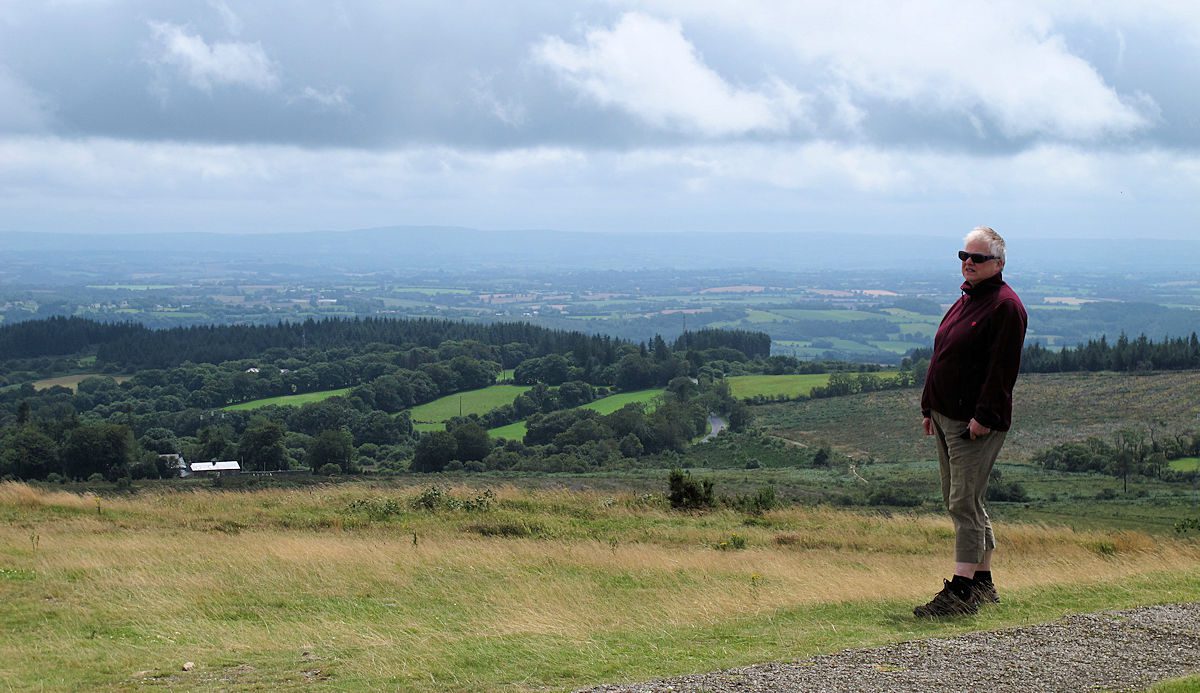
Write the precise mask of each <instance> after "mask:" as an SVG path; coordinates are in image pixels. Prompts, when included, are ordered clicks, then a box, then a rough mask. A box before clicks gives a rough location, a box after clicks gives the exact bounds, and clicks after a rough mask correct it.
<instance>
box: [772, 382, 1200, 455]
mask: <svg viewBox="0 0 1200 693" xmlns="http://www.w3.org/2000/svg"><path fill="white" fill-rule="evenodd" d="M1198 391H1200V371H1182V372H1172V373H1154V374H1149V375H1131V374H1126V373H1068V374H1024V375H1022V376H1021V377H1020V378H1019V379H1018V380H1017V386H1016V389H1015V391H1014V393H1013V429H1012V431H1011V432H1010V433H1009V436H1008V439H1007V441H1006V442H1005V446H1004V451H1003V453H1001V459H1002V460H1008V461H1028V460H1029V459H1030V457H1032V456H1033V455H1034V454H1036V453H1037V452H1039V451H1041V450H1044V449H1046V448H1047V447H1050V446H1052V445H1056V444H1058V443H1062V442H1065V441H1069V440H1079V439H1083V438H1086V437H1088V436H1099V437H1102V438H1106V439H1111V436H1112V433H1113V431H1115V430H1117V429H1118V428H1121V427H1123V426H1128V427H1135V428H1140V429H1142V430H1146V428H1147V426H1150V425H1155V426H1156V427H1157V428H1158V429H1159V430H1162V431H1173V430H1174V431H1184V430H1194V429H1195V428H1196V426H1197V420H1198V419H1200V398H1197V397H1196V396H1195V393H1196V392H1198ZM920 396H921V391H920V390H919V389H909V390H892V391H886V392H873V393H868V394H863V395H854V396H850V397H834V398H830V399H819V400H812V401H808V402H789V403H785V404H772V405H766V406H762V407H755V410H754V411H755V413H756V414H757V415H758V423H759V424H761V425H763V426H765V427H766V428H767V429H769V430H770V431H772V432H774V433H777V434H778V435H781V436H783V437H786V438H789V439H792V440H796V441H799V442H803V443H816V442H827V443H829V444H831V445H832V446H833V447H834V449H835V450H838V451H840V452H843V453H845V454H849V455H855V456H862V457H866V456H872V457H875V458H877V459H880V460H882V461H888V462H893V461H913V460H927V459H932V458H933V457H934V455H935V453H934V450H933V445H932V442H931V441H929V440H927V439H925V437H924V436H922V435H920V427H921V411H920Z"/></svg>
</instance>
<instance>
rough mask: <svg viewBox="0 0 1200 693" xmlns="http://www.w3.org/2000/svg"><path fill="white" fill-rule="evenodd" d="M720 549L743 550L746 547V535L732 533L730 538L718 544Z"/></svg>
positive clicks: (717, 546) (717, 547)
mask: <svg viewBox="0 0 1200 693" xmlns="http://www.w3.org/2000/svg"><path fill="white" fill-rule="evenodd" d="M714 548H716V549H717V550H718V551H741V550H742V549H744V548H746V537H743V536H742V535H740V534H730V535H729V538H728V539H726V540H725V541H723V542H721V543H719V544H717V545H716V547H714Z"/></svg>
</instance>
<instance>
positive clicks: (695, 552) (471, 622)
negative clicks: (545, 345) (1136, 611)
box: [0, 483, 1200, 690]
mask: <svg viewBox="0 0 1200 693" xmlns="http://www.w3.org/2000/svg"><path fill="white" fill-rule="evenodd" d="M476 493H477V492H476V491H470V490H467V489H459V490H457V491H455V492H454V495H457V496H459V497H463V498H466V497H468V496H471V495H474V494H476ZM414 495H415V494H414V493H413V492H411V491H408V492H399V493H398V492H395V491H389V490H382V489H369V488H363V487H358V488H347V487H338V488H334V487H323V488H319V489H317V490H306V491H263V492H255V493H237V494H235V493H211V492H199V493H164V494H143V495H141V496H138V497H135V498H132V499H120V500H110V499H100V500H99V510H97V499H96V498H94V497H85V496H77V495H73V494H67V493H61V492H60V493H45V492H42V491H40V490H36V489H32V488H30V487H28V486H25V485H22V484H11V483H10V484H4V485H2V486H0V519H2V520H3V523H2V524H0V617H2V618H0V620H2V621H3V622H4V623H5V624H6V629H5V631H4V633H3V634H2V635H0V661H3V662H5V663H6V664H5V666H0V686H5V687H14V688H25V687H28V686H29V685H30V684H31V683H33V682H35V681H36V682H38V684H39V685H45V686H46V687H47V688H51V689H79V688H96V687H99V688H124V687H128V686H137V685H143V684H149V683H158V684H160V685H169V686H171V687H177V688H208V687H210V686H222V687H228V686H230V685H232V686H233V687H236V688H242V687H268V688H274V687H278V686H285V687H290V686H294V685H300V684H303V683H305V682H310V681H326V682H328V683H330V684H333V685H336V686H337V687H349V688H360V687H390V688H423V689H431V690H460V689H466V688H473V689H476V690H485V689H486V690H492V689H497V688H503V689H513V690H516V689H521V690H524V689H527V688H528V689H532V688H541V687H543V686H547V685H548V686H551V687H555V686H574V685H582V684H583V683H586V682H588V681H592V682H597V681H599V680H603V679H617V678H620V677H623V676H627V675H634V676H636V675H638V672H642V673H651V672H660V673H662V674H666V673H670V672H672V671H686V670H691V669H694V668H696V667H700V668H712V667H716V666H720V665H724V663H728V662H744V663H745V662H751V661H756V660H757V659H770V658H778V657H788V656H792V655H794V654H799V653H804V652H809V653H811V652H813V651H818V650H821V649H822V648H827V647H830V646H831V644H835V645H839V646H848V645H854V644H869V643H876V642H881V641H887V640H894V639H903V638H906V637H913V636H914V634H919V633H923V632H929V629H930V628H938V629H941V630H934V631H933V632H953V631H954V630H956V629H957V630H962V629H964V625H966V624H962V623H959V624H949V625H947V626H944V627H942V626H930V625H928V624H924V623H920V622H916V621H914V620H913V619H912V618H911V616H910V615H909V614H908V613H907V610H908V609H909V608H910V605H911V604H913V603H917V602H919V601H924V600H926V599H927V598H928V597H929V596H930V595H931V594H932V592H933V591H936V588H937V587H940V577H941V576H943V575H945V574H946V573H947V571H948V564H947V561H946V558H947V553H948V547H949V544H950V541H951V536H952V533H951V529H950V525H949V522H948V521H946V520H943V519H941V518H938V517H926V516H922V517H911V516H893V517H883V516H879V515H866V514H855V513H849V512H844V511H838V510H832V509H823V508H791V509H786V510H781V511H776V512H772V513H768V514H767V515H765V516H763V517H762V518H756V519H755V520H754V524H753V525H748V524H745V518H744V517H743V516H741V515H738V514H736V513H732V512H728V511H718V512H714V513H710V514H708V515H681V514H678V513H674V512H671V511H669V510H666V509H662V508H659V507H654V506H653V505H651V506H650V507H647V506H646V504H645V503H643V502H639V501H638V499H635V498H633V497H626V496H609V495H601V494H590V493H572V492H567V491H556V492H546V491H543V492H536V493H532V492H524V491H519V490H516V489H513V488H500V489H498V490H497V494H496V500H495V501H494V503H493V505H492V508H491V509H490V510H487V511H484V512H466V511H462V510H442V511H436V512H431V511H417V510H412V509H411V506H410V505H409V504H408V501H409V500H410V499H411V498H412V497H413V496H414ZM383 498H391V499H393V500H395V501H397V502H398V503H400V506H397V507H403V508H404V510H403V511H402V512H400V513H398V514H396V515H394V516H388V517H387V518H384V519H380V518H375V519H372V518H369V517H364V516H362V515H358V514H355V513H354V512H351V511H348V510H347V508H348V507H349V504H350V503H351V502H353V501H354V500H355V499H383ZM522 523H523V526H525V527H526V528H529V529H531V534H530V535H529V536H513V537H498V536H485V535H484V533H483V532H481V530H480V528H481V527H482V528H487V527H491V528H498V527H504V526H520V525H522ZM732 534H737V535H739V536H741V537H743V538H744V539H745V540H746V543H747V548H746V549H745V550H741V551H728V550H718V549H717V548H715V547H716V546H717V545H718V544H720V543H721V542H722V541H725V540H727V539H728V538H729V537H730V536H731V535H732ZM1001 541H1002V552H1001V553H1000V554H999V555H998V558H1001V557H1002V558H1001V560H999V561H998V566H997V577H998V581H999V584H1000V585H1001V586H1002V589H1003V590H1004V591H1005V599H1006V603H1005V604H1004V605H1003V607H1002V608H1000V609H998V610H997V611H995V612H994V613H993V615H991V616H982V617H980V618H979V619H972V624H970V625H971V626H973V627H983V626H994V625H997V624H1005V623H1013V622H1027V621H1031V620H1045V619H1046V618H1050V617H1052V616H1053V615H1054V614H1058V613H1064V612H1069V611H1072V610H1079V609H1086V608H1092V606H1093V604H1094V601H1095V599H1097V598H1099V597H1096V596H1095V595H1107V596H1106V597H1105V599H1106V600H1107V601H1105V602H1104V603H1105V604H1108V603H1111V602H1113V601H1114V600H1115V601H1116V602H1120V604H1114V606H1116V605H1123V604H1124V603H1127V602H1131V601H1132V602H1135V603H1137V602H1142V601H1147V600H1149V601H1155V600H1159V601H1161V600H1170V599H1173V598H1174V599H1181V598H1187V599H1195V598H1200V580H1196V579H1194V578H1196V577H1197V576H1200V547H1198V546H1197V545H1196V544H1195V543H1194V542H1193V543H1187V542H1182V541H1175V540H1170V539H1162V538H1151V537H1149V536H1147V535H1144V534H1139V533H1132V532H1116V533H1106V532H1074V531H1072V530H1070V529H1066V528H1050V527H1038V526H1009V527H1005V528H1004V531H1003V533H1002V537H1001ZM1189 585H1190V587H1189ZM1114 594H1115V595H1116V596H1115V597H1114V596H1113V595H1114ZM1046 595H1051V597H1050V598H1047V596H1046ZM1055 595H1057V596H1055ZM1122 595H1124V596H1122ZM1089 600H1091V601H1089ZM805 624H807V628H806V627H805ZM839 629H841V630H839ZM748 638H751V639H752V640H753V641H747V639H748ZM698 641H699V644H698ZM650 643H657V644H656V645H654V647H660V646H661V648H662V651H661V652H658V653H656V652H654V651H651V650H647V651H635V652H631V651H629V650H630V649H631V648H633V649H638V648H647V647H648V644H650ZM696 657H701V658H702V662H699V661H696V659H695V658H696ZM185 661H193V662H196V664H197V670H196V671H193V672H188V673H187V674H184V673H183V672H181V671H179V667H180V666H181V664H182V663H183V662H185Z"/></svg>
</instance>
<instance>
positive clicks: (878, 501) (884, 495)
mask: <svg viewBox="0 0 1200 693" xmlns="http://www.w3.org/2000/svg"><path fill="white" fill-rule="evenodd" d="M920 504H921V498H920V497H919V496H918V495H917V494H915V493H913V492H912V491H910V490H908V489H906V488H894V487H885V488H878V489H875V490H874V491H872V492H871V495H869V496H867V505H891V506H895V507H899V508H912V507H915V506H918V505H920Z"/></svg>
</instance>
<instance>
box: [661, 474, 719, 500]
mask: <svg viewBox="0 0 1200 693" xmlns="http://www.w3.org/2000/svg"><path fill="white" fill-rule="evenodd" d="M667 485H668V486H669V488H670V493H669V495H668V496H667V498H668V500H670V502H671V507H672V508H673V509H675V510H707V509H709V508H712V507H713V504H714V499H713V482H712V481H711V480H710V479H693V478H692V475H691V473H690V472H684V471H683V470H682V469H672V470H671V475H670V477H668V479H667Z"/></svg>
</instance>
